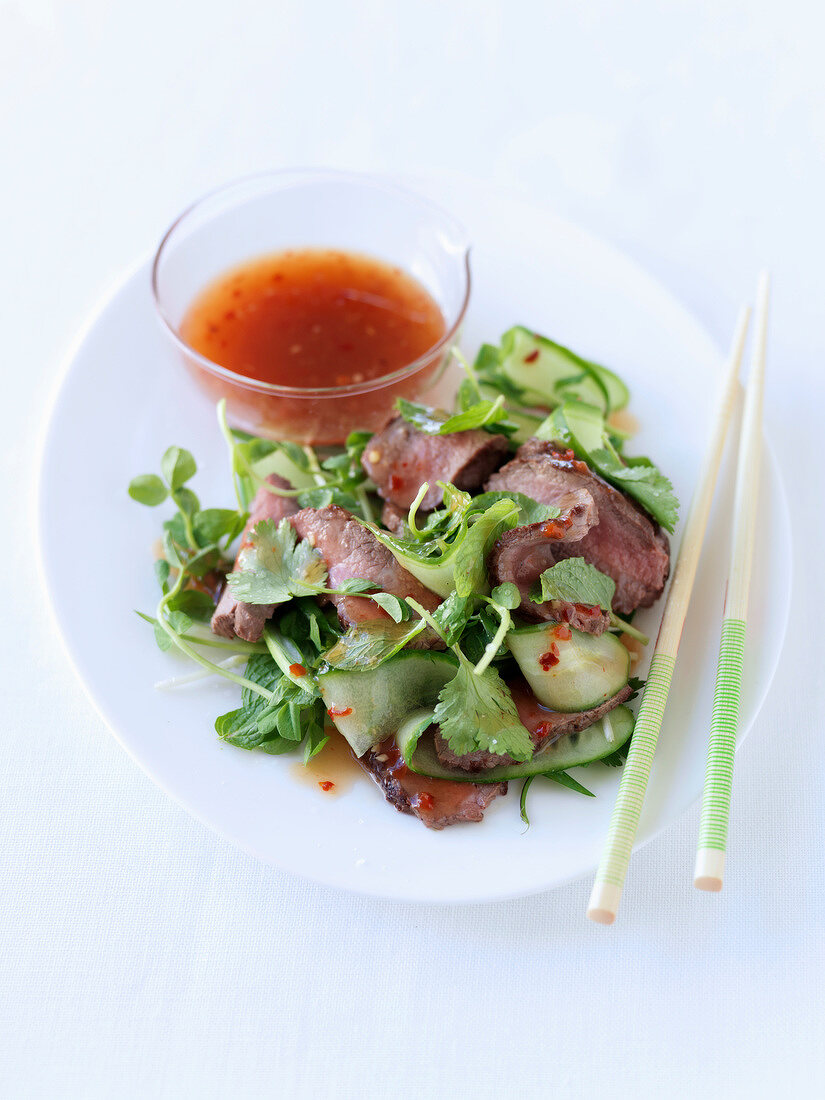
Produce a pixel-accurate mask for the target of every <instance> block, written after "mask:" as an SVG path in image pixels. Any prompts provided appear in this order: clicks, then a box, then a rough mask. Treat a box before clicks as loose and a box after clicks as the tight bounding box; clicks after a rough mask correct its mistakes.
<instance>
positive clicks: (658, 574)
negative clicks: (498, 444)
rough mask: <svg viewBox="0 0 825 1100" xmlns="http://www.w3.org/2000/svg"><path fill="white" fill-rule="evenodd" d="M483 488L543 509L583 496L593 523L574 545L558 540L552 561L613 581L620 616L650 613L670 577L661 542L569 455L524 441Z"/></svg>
mask: <svg viewBox="0 0 825 1100" xmlns="http://www.w3.org/2000/svg"><path fill="white" fill-rule="evenodd" d="M486 487H487V488H488V489H491V490H505V491H507V490H509V491H511V492H519V493H526V494H527V496H531V497H533V498H534V499H535V500H538V501H541V502H542V503H543V504H557V503H558V502H559V501H560V500H562V499H563V498H564V497H565V495H566V494H567V493H569V492H571V491H578V490H586V491H587V492H588V493H589V494H590V496H591V497H592V499H593V503H594V505H595V508H596V514H597V516H598V522H596V523H594V524H593V525H592V526H591V527H590V528H589V530H588V531H587V533H586V534H585V535H584V537H583V538H581V539H579V540H578V541H568V540H560V541H559V542H558V544H557V545H556V547H555V553H556V555H557V558H558V559H559V560H560V559H561V558H572V557H583V558H584V559H585V561H588V562H590V564H591V565H593V566H595V567H596V569H599V570H600V571H601V572H602V573H606V574H607V575H608V576H610V577H612V578H613V580H614V581H615V582H616V593H615V596H614V597H613V610H614V611H616V612H618V613H619V614H624V615H626V614H629V613H630V612H631V611H633V610H635V608H637V607H650V605H651V604H652V603H654V602H655V601H656V600H657V599H658V598H659V596H661V594H662V589H663V588H664V586H665V581H666V580H667V577H668V573H669V571H670V547H669V544H668V540H667V538H666V536H665V535H664V533H663V532H662V530H661V529H660V528H659V527H658V526H657V525H656V524H655V523H654V522H653V520H652V519H651V518H650V516H649V515H648V514H647V512H645V511H644V509H642V508H640V507H639V505H637V504H636V503H635V501H632V500H631V499H630V498H629V497H628V496H626V495H625V494H624V493H621V492H619V490H618V489H614V488H613V486H612V485H608V484H607V482H606V481H604V480H603V479H602V478H600V477H598V476H597V475H596V474H594V473H593V472H592V470H590V468H589V467H588V466H587V464H586V463H584V462H581V461H579V460H578V459H576V458H574V457H573V452H572V451H564V450H562V449H561V448H559V446H558V445H557V444H553V443H546V442H543V441H542V440H538V439H529V440H528V441H527V442H526V443H524V444H523V445H522V446H521V447H520V448H519V450H518V451H517V452H516V456H515V458H514V459H513V460H512V461H511V462H508V463H507V465H506V466H503V467H502V468H501V469H500V470H499V471H498V472H497V473H495V474H493V476H492V477H491V478H490V479H489V480H488V482H487V486H486Z"/></svg>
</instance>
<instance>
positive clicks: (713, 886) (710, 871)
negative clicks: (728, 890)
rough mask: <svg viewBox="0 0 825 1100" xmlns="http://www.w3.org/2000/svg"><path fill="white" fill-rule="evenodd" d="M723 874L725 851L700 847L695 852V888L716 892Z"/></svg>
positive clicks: (721, 881) (720, 885) (718, 889)
mask: <svg viewBox="0 0 825 1100" xmlns="http://www.w3.org/2000/svg"><path fill="white" fill-rule="evenodd" d="M724 874H725V853H724V852H723V851H720V850H719V849H718V848H700V849H699V850H698V851H697V853H696V866H695V868H694V871H693V885H694V886H695V887H696V889H697V890H707V891H708V892H710V893H712V894H718V893H719V891H720V890H721V889H722V883H723V881H724Z"/></svg>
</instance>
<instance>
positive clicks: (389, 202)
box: [152, 169, 470, 444]
mask: <svg viewBox="0 0 825 1100" xmlns="http://www.w3.org/2000/svg"><path fill="white" fill-rule="evenodd" d="M289 248H294V249H298V248H323V249H336V250H342V251H348V252H357V253H361V254H366V255H369V256H374V257H376V258H377V259H380V260H384V261H386V262H388V263H390V264H392V265H393V266H397V267H400V268H401V269H402V270H404V271H406V272H408V273H409V274H410V275H412V276H414V277H415V278H416V279H417V280H418V281H419V282H420V283H422V284H423V286H424V287H425V288H426V289H427V290H428V291H429V293H430V294H431V295H432V297H433V298H434V299H435V301H436V302H437V303H438V305H439V307H440V308H441V311H442V313H443V315H444V321H445V331H444V335H443V336H442V337H441V339H440V340H439V341H438V342H437V343H436V344H434V345H433V346H432V347H431V348H429V349H428V350H427V351H426V352H425V353H424V354H423V355H421V356H419V357H418V358H417V359H415V360H414V361H412V362H410V363H407V364H405V365H404V366H403V367H401V368H399V369H397V370H395V371H393V372H392V373H391V374H387V375H384V376H382V377H379V378H372V379H368V380H367V381H363V382H357V383H350V384H348V385H341V386H324V387H315V388H311V389H303V388H300V387H294V386H284V385H280V384H274V383H271V382H265V381H256V380H255V379H254V378H248V377H245V376H244V375H241V374H237V373H235V372H234V371H231V370H228V369H227V368H226V367H223V366H221V365H220V364H219V363H215V362H213V361H211V360H210V359H208V358H206V357H205V356H203V355H201V354H200V353H199V352H197V351H195V350H194V348H192V347H190V346H189V345H188V344H187V342H186V341H185V340H184V339H183V338H182V336H181V332H180V326H181V322H182V320H183V318H184V316H185V314H186V311H187V310H188V308H189V306H190V305H191V304H192V302H193V301H194V300H195V298H196V297H197V296H198V295H199V294H200V292H201V291H202V290H204V288H205V287H206V286H208V285H209V284H210V283H211V282H213V281H214V280H215V279H216V278H218V277H219V276H220V275H222V274H224V273H225V272H226V271H228V270H229V269H230V268H233V267H237V266H238V265H239V264H242V263H244V262H247V261H249V260H253V259H255V258H257V257H260V256H262V255H265V254H267V253H273V252H280V251H283V250H286V249H289ZM152 291H153V294H154V299H155V305H156V307H157V311H158V315H159V317H160V320H161V323H162V325H163V327H164V329H165V330H166V332H167V333H168V334H169V336H170V338H171V339H172V342H173V344H174V346H175V348H176V350H177V352H178V353H179V355H180V356H181V357H182V359H183V362H184V365H185V366H186V368H187V369H188V370H189V372H190V373H191V374H192V376H193V377H194V378H195V379H196V381H197V382H198V384H199V385H200V386H201V387H202V388H203V389H204V390H206V391H207V393H209V394H210V395H211V396H212V397H213V398H214V399H215V400H216V401H217V400H218V399H219V398H222V397H224V398H226V402H227V408H228V413H229V417H230V420H231V421H232V423H233V424H235V425H236V426H237V427H241V428H245V429H246V430H248V431H251V432H254V433H255V434H257V435H263V436H268V437H271V438H276V439H288V440H292V441H294V442H297V443H319V444H335V443H342V442H343V441H344V440H345V439H346V437H347V435H348V434H349V433H350V432H351V431H353V430H355V429H365V430H369V431H377V430H378V429H379V428H381V427H382V426H383V425H384V424H385V423H386V421H387V420H388V419H389V417H390V416H391V414H392V409H393V406H394V404H395V400H396V398H398V397H405V398H407V399H408V400H416V399H423V400H424V401H426V402H427V403H429V404H437V403H438V398H439V397H442V398H443V392H442V391H443V376H444V373H445V369H446V365H447V362H448V359H449V353H450V348H451V346H452V345H453V344H454V343H455V341H456V339H457V336H458V331H459V328H460V326H461V322H462V319H463V317H464V313H465V311H466V308H467V302H468V299H469V295H470V265H469V245H468V241H467V236H466V233H465V231H464V229H463V228H462V226H461V225H460V224H459V223H458V222H457V221H456V220H455V219H453V218H452V217H450V215H448V214H446V213H445V212H444V211H442V210H441V209H440V208H439V207H438V206H436V205H435V204H434V203H432V202H430V201H429V200H428V199H425V198H422V197H421V196H419V195H416V194H414V193H412V192H410V191H406V190H405V189H404V188H402V187H398V186H396V185H395V184H394V183H392V182H390V181H388V180H384V179H382V178H380V177H377V176H368V175H361V174H355V173H346V172H335V171H328V170H320V169H306V170H288V171H283V172H270V173H265V174H263V175H258V176H251V177H248V178H246V179H242V180H239V181H237V182H235V183H231V184H229V185H228V186H226V187H222V188H220V189H218V190H216V191H213V192H211V193H210V194H208V195H206V196H205V197H204V198H202V199H200V200H198V201H197V202H195V203H193V204H192V206H190V207H188V209H186V210H184V212H183V213H182V214H181V215H180V217H178V218H177V219H176V221H175V222H173V224H172V225H171V226H170V228H169V229H168V230H167V232H166V234H165V235H164V237H163V240H162V241H161V242H160V246H159V247H158V250H157V253H156V255H155V260H154V264H153V266H152Z"/></svg>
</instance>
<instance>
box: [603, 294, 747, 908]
mask: <svg viewBox="0 0 825 1100" xmlns="http://www.w3.org/2000/svg"><path fill="white" fill-rule="evenodd" d="M749 319H750V309H748V308H744V309H742V311H741V313H740V315H739V321H738V323H737V326H736V333H735V335H734V339H733V345H732V348H731V352H730V357H729V359H728V365H727V371H726V373H725V379H724V383H723V386H722V392H721V394H720V398H719V403H718V405H717V409H716V415H715V418H714V422H713V430H712V433H711V436H710V442H709V445H708V449H707V452H706V454H705V458H704V462H703V464H702V468H701V470H700V473H699V480H698V482H697V485H696V490H695V492H694V494H693V501H692V502H691V506H690V511H689V513H688V517H687V521H686V523H685V530H684V535H683V537H682V545H681V547H680V549H679V556H678V558H677V560H676V568H675V569H674V571H673V579H672V581H671V583H670V591H669V592H668V595H667V600H666V602H665V610H664V614H663V616H662V624H661V626H660V627H659V636H658V637H657V639H656V645H655V647H654V650H653V658H652V660H651V662H650V671H649V672H648V676H647V683H646V684H645V690H644V694H643V696H642V701H641V703H640V705H639V714H638V717H637V718H636V725H635V728H634V731H633V737H632V739H631V742H630V752H629V753H628V756H627V761H626V763H625V766H624V769H623V773H622V781H621V784H620V785H619V794H618V796H617V798H616V805H615V807H614V808H613V815H612V817H611V819H610V828H609V830H608V834H607V842H606V844H605V849H604V853H603V855H602V860H601V863H600V864H599V869H598V871H597V872H596V880H595V882H594V883H593V890H592V891H591V894H590V901H589V903H588V906H587V915H588V917H589V918H590V920H592V921H596V922H597V923H599V924H612V923H613V921H614V920H615V919H616V913H617V912H618V908H619V901H620V899H621V896H622V888H623V886H624V880H625V876H626V875H627V868H628V864H629V863H630V855H631V852H632V851H633V841H634V839H635V836H636V829H637V827H638V824H639V817H640V816H641V812H642V805H643V803H644V798H645V791H646V790H647V781H648V778H649V776H650V769H651V766H652V764H653V755H654V753H655V751H656V742H657V741H658V738H659V730H660V728H661V725H662V718H663V716H664V711H665V706H666V705H667V697H668V692H669V691H670V681H671V679H672V677H673V668H674V665H675V663H676V654H677V653H678V651H679V640H680V638H681V636H682V627H683V625H684V622H685V615H686V614H687V609H688V604H689V602H690V595H691V591H692V589H693V581H694V578H695V577H696V567H697V565H698V562H699V553H700V551H701V549H702V542H703V541H704V537H705V528H706V527H707V522H708V514H709V512H710V505H711V501H712V500H713V491H714V488H715V486H716V479H717V476H718V474H719V465H720V463H721V461H722V452H723V450H724V446H725V437H726V435H727V431H728V425H729V424H730V419H731V414H732V412H733V407H734V402H735V400H736V395H737V393H738V390H739V367H740V364H741V362H742V350H743V348H744V345H745V336H746V334H747V330H748V321H749Z"/></svg>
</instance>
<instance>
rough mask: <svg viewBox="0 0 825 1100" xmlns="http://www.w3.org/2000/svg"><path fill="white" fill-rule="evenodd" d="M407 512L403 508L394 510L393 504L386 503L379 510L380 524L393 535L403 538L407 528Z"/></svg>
mask: <svg viewBox="0 0 825 1100" xmlns="http://www.w3.org/2000/svg"><path fill="white" fill-rule="evenodd" d="M408 511H409V509H408V510H407V512H405V511H404V509H403V508H396V506H395V505H394V504H390V503H389V502H387V503H386V504H385V505H384V507H383V508H382V509H381V522H382V523H383V524H384V526H385V527H386V528H387V530H388V531H391V532H392V533H393V534H394V535H399V536H403V534H404V530H405V528H406V526H407V513H408Z"/></svg>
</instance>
